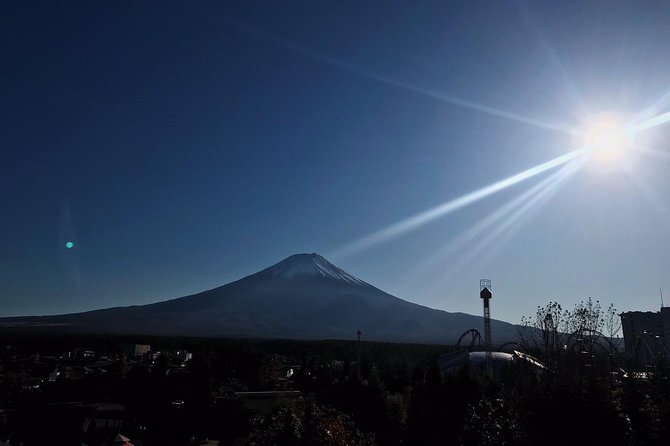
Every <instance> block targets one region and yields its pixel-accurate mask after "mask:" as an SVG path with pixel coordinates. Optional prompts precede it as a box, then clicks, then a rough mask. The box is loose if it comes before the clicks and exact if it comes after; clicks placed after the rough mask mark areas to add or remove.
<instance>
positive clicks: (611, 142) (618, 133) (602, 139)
mask: <svg viewBox="0 0 670 446" xmlns="http://www.w3.org/2000/svg"><path fill="white" fill-rule="evenodd" d="M579 138H580V143H581V144H580V146H581V147H584V149H585V150H586V151H587V152H588V153H589V155H590V156H591V157H592V158H593V159H594V160H596V161H598V162H601V163H607V164H611V163H616V164H619V163H621V162H624V160H625V159H626V157H627V155H628V154H629V153H630V151H631V149H632V148H633V147H634V145H635V134H634V131H633V130H632V128H631V126H630V125H629V124H628V123H627V122H626V121H625V120H624V119H623V117H622V116H621V115H618V114H614V113H602V114H599V115H597V116H595V117H594V118H593V119H590V120H588V121H587V123H586V125H585V126H584V127H583V130H581V131H580V132H579Z"/></svg>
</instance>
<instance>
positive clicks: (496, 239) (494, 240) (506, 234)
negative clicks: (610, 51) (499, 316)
mask: <svg viewBox="0 0 670 446" xmlns="http://www.w3.org/2000/svg"><path fill="white" fill-rule="evenodd" d="M582 165H583V163H580V162H578V163H571V164H569V165H567V166H565V167H564V168H563V169H561V170H560V171H559V172H558V174H559V175H556V177H554V178H552V181H551V183H550V184H549V185H547V187H545V188H543V189H542V190H541V191H539V192H538V193H536V194H535V195H534V196H533V197H532V198H531V199H530V200H528V201H526V203H524V204H523V205H522V206H520V207H518V208H517V209H516V210H515V211H514V213H513V214H511V215H510V216H509V218H507V219H506V220H505V221H504V222H503V223H502V224H500V225H498V226H496V228H495V229H494V230H493V231H491V232H489V233H487V235H486V237H484V238H483V239H481V240H479V242H478V243H477V244H476V245H474V246H473V247H470V248H469V249H468V251H467V253H465V254H464V255H463V256H459V258H458V263H453V264H451V265H449V268H448V270H447V271H446V272H445V273H444V274H442V275H441V276H440V280H439V281H438V282H437V283H435V285H434V288H433V291H437V290H440V289H444V285H445V284H446V283H449V282H450V281H451V280H452V279H454V278H455V277H456V276H457V275H458V274H459V273H460V272H461V271H463V269H464V268H465V267H466V266H468V265H469V264H471V263H472V262H473V261H474V260H476V259H482V258H484V256H485V257H486V258H490V257H491V256H492V255H493V254H494V253H495V252H496V251H497V250H498V249H500V248H501V247H502V246H503V245H504V244H505V243H506V242H507V241H508V240H509V238H510V237H511V236H512V234H513V233H514V232H515V231H516V230H518V229H519V228H520V227H521V226H522V225H523V220H524V219H525V220H528V218H529V217H530V215H531V213H532V212H536V211H537V210H539V209H540V207H541V206H540V205H541V204H542V202H546V201H547V200H548V199H549V197H551V196H552V195H553V194H555V193H556V192H558V190H559V185H560V184H561V183H564V182H565V181H566V180H567V179H568V178H570V177H571V176H572V175H574V174H575V173H576V172H577V171H578V170H579V169H580V168H581V167H582ZM492 244H493V247H492Z"/></svg>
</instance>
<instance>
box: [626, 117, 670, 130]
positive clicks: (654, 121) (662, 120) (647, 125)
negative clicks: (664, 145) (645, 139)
mask: <svg viewBox="0 0 670 446" xmlns="http://www.w3.org/2000/svg"><path fill="white" fill-rule="evenodd" d="M668 122H670V112H665V113H661V114H660V115H656V116H654V117H653V118H650V119H647V120H646V121H643V122H640V123H639V124H634V125H633V131H634V132H635V133H640V132H643V131H645V130H648V129H651V128H654V127H658V126H659V125H663V124H666V123H668Z"/></svg>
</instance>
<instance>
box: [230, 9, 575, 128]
mask: <svg viewBox="0 0 670 446" xmlns="http://www.w3.org/2000/svg"><path fill="white" fill-rule="evenodd" d="M221 20H222V21H224V22H225V23H226V24H228V25H230V26H232V27H234V28H236V29H237V30H240V31H242V32H244V33H247V34H251V35H253V36H255V37H256V38H259V39H262V40H265V41H269V42H272V43H274V44H275V45H279V46H281V47H283V48H284V49H287V50H289V51H292V52H294V53H297V54H302V55H304V56H308V57H311V58H312V59H316V60H319V61H321V62H323V63H326V64H328V65H331V66H334V67H336V68H339V69H342V70H346V71H349V72H351V73H355V74H358V75H361V76H364V77H367V78H368V79H372V80H375V81H378V82H380V83H382V84H385V85H389V86H391V87H395V88H400V89H403V90H406V91H409V92H412V93H416V94H419V95H422V96H425V97H429V98H432V99H436V100H439V101H441V102H445V103H449V104H452V105H458V106H460V107H464V108H468V109H470V110H475V111H479V112H482V113H486V114H489V115H492V116H497V117H500V118H505V119H509V120H512V121H516V122H519V123H522V124H528V125H532V126H535V127H539V128H542V129H545V130H552V131H556V132H562V133H568V134H572V133H573V131H574V129H573V128H572V127H570V126H567V125H563V124H555V123H551V122H546V121H541V120H538V119H534V118H530V117H527V116H523V115H519V114H517V113H512V112H509V111H506V110H500V109H497V108H494V107H489V106H487V105H482V104H478V103H476V102H472V101H468V100H466V99H462V98H459V97H456V96H452V95H449V94H444V93H439V92H436V91H433V90H430V89H427V88H422V87H417V86H415V85H412V84H409V83H406V82H402V81H399V80H397V79H394V78H392V77H389V76H384V75H380V74H376V73H372V72H370V71H367V70H364V69H362V68H359V67H357V66H355V65H353V64H351V63H349V62H346V61H344V60H341V59H337V58H334V57H330V56H325V55H323V54H321V53H319V52H317V51H314V50H312V49H310V48H307V47H305V46H303V45H300V44H298V43H296V42H293V41H291V40H287V39H285V38H282V37H278V36H276V35H274V34H271V33H269V32H267V31H263V30H261V29H258V28H256V27H253V26H250V25H248V24H242V23H240V22H238V21H236V20H233V19H232V18H230V17H221Z"/></svg>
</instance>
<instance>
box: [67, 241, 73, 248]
mask: <svg viewBox="0 0 670 446" xmlns="http://www.w3.org/2000/svg"><path fill="white" fill-rule="evenodd" d="M65 247H66V248H67V249H72V248H74V243H72V242H66V243H65Z"/></svg>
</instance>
